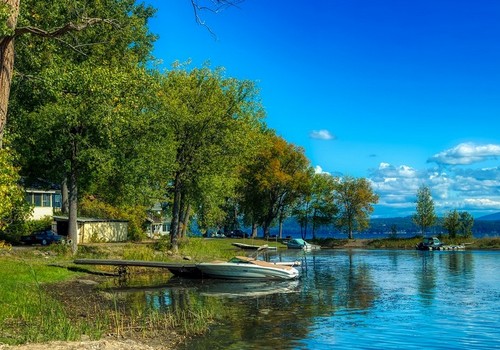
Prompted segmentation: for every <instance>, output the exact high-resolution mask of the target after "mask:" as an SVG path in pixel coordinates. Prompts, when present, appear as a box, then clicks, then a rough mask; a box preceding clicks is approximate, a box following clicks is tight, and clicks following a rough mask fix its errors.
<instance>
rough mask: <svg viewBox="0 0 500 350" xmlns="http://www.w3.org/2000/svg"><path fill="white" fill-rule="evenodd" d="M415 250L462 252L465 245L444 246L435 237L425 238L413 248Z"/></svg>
mask: <svg viewBox="0 0 500 350" xmlns="http://www.w3.org/2000/svg"><path fill="white" fill-rule="evenodd" d="M415 249H417V250H431V251H432V250H464V249H465V245H463V244H460V245H446V244H443V243H442V242H441V241H440V240H439V238H437V237H425V238H424V239H423V240H422V242H420V243H419V244H417V245H416V246H415Z"/></svg>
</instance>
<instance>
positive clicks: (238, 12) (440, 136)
mask: <svg viewBox="0 0 500 350" xmlns="http://www.w3.org/2000/svg"><path fill="white" fill-rule="evenodd" d="M147 2H148V3H150V4H152V5H153V6H154V7H156V8H157V9H158V12H157V15H156V17H155V18H154V20H152V21H151V23H150V28H151V31H152V32H153V33H156V34H158V35H159V40H158V41H157V42H156V45H155V51H154V54H155V57H156V58H157V59H159V60H161V62H162V65H163V66H164V67H165V68H169V67H170V65H171V64H172V63H173V62H174V61H180V62H185V61H187V60H190V61H191V62H192V63H191V66H201V65H202V64H203V63H205V62H210V63H211V66H212V67H220V66H223V67H225V68H226V74H227V76H232V77H236V78H239V79H249V80H252V81H255V82H256V83H257V86H258V87H259V89H260V96H261V99H262V103H263V105H264V107H265V109H266V112H267V118H266V123H267V125H268V126H269V127H270V128H273V129H275V130H276V132H277V133H278V134H279V135H281V136H283V137H284V138H285V139H286V140H287V141H289V142H291V143H294V144H296V145H298V146H302V147H303V148H304V149H305V152H306V155H307V156H308V158H309V159H310V160H311V164H312V165H313V166H314V167H316V168H317V169H318V171H324V172H328V173H331V174H333V175H351V176H355V177H365V178H367V179H369V180H370V181H371V183H372V186H373V189H374V190H375V192H376V193H377V194H379V196H380V201H379V204H377V205H376V207H375V212H374V213H373V216H374V217H392V216H406V215H412V214H413V213H414V212H415V197H416V192H417V189H418V187H419V186H420V185H427V186H429V187H430V189H431V193H432V195H433V199H434V202H435V206H436V211H437V213H438V214H439V215H442V214H444V213H446V212H447V211H448V210H452V209H457V210H460V211H462V210H467V211H469V212H470V213H471V214H472V215H474V216H475V217H479V216H481V215H486V214H490V213H495V212H499V211H500V162H499V159H500V1H498V0H475V1H470V0H439V1H436V0H419V1H401V0H379V1H374V0H329V1H327V0H323V1H319V0H310V1H307V2H305V1H294V0H288V1H285V0H272V1H265V0H246V1H244V2H242V3H240V4H239V5H238V7H232V8H227V9H225V10H224V11H222V12H220V13H218V14H212V13H209V12H201V13H200V16H201V18H202V20H204V21H205V23H206V24H207V26H209V27H210V29H211V30H212V31H213V32H214V33H215V36H214V35H212V34H210V32H209V31H208V30H207V29H206V28H204V27H203V26H200V25H197V24H196V23H195V18H194V15H193V8H192V6H191V2H190V1H189V0H175V1H162V0H149V1H147ZM209 2H210V1H205V3H209Z"/></svg>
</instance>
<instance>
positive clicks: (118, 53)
mask: <svg viewBox="0 0 500 350" xmlns="http://www.w3.org/2000/svg"><path fill="white" fill-rule="evenodd" d="M22 4H23V6H22V8H21V11H20V14H19V20H18V22H17V27H16V28H15V31H14V37H15V38H16V57H17V58H18V59H17V60H16V74H15V79H14V80H13V82H12V90H11V98H10V102H11V103H10V113H9V114H10V115H12V116H13V117H12V118H11V122H10V124H12V127H11V128H10V129H11V133H12V135H13V137H14V138H15V141H16V142H14V144H15V147H16V149H17V150H19V151H20V152H21V154H22V155H23V157H22V158H23V160H24V166H23V174H24V175H28V176H29V175H30V172H31V173H33V172H36V176H42V175H44V171H45V174H49V173H50V175H49V176H50V178H51V179H54V178H58V179H59V180H60V181H62V180H66V179H67V180H68V181H67V183H68V184H69V185H70V191H69V197H70V199H71V204H72V206H71V205H70V210H69V213H70V225H69V234H70V236H71V237H76V215H77V213H76V211H77V206H76V201H77V199H78V193H77V189H78V186H77V184H78V182H81V180H82V178H80V180H78V171H77V169H78V168H80V166H78V165H77V163H81V162H82V161H81V159H80V158H81V153H82V152H81V149H82V145H81V144H80V141H81V140H82V139H85V138H82V135H83V134H88V132H89V130H92V127H90V128H88V124H87V122H88V120H86V121H82V122H80V121H81V120H85V117H82V114H83V113H87V112H89V111H90V110H93V112H89V115H88V116H89V120H90V119H92V118H93V117H94V118H95V115H96V114H97V115H100V116H101V118H102V120H106V118H109V116H111V115H112V114H113V113H116V112H117V111H118V113H116V114H117V115H119V114H120V113H119V112H120V110H119V109H120V106H121V105H124V104H123V103H122V100H123V99H124V97H123V90H120V89H119V88H118V89H116V87H113V88H111V90H108V91H106V92H104V91H105V90H106V88H105V87H104V85H105V84H108V83H109V85H112V84H113V83H114V82H116V80H113V79H112V78H111V79H109V80H108V81H104V82H103V81H102V80H99V79H101V78H102V77H103V76H105V75H106V74H107V73H109V72H112V71H115V72H118V71H119V72H120V73H119V74H118V75H119V76H123V73H124V71H126V70H128V69H129V70H131V71H133V70H134V69H135V68H136V67H137V66H138V65H145V64H146V62H147V60H148V59H149V58H150V50H151V48H152V41H153V40H154V36H152V35H151V34H150V33H149V32H148V30H147V27H146V23H147V19H148V18H149V17H151V15H152V14H153V12H154V11H153V10H152V9H151V8H149V7H144V6H142V5H136V4H135V2H134V1H133V0H126V1H118V0H105V1H102V2H98V3H95V2H92V1H90V0H81V1H68V0H57V1H54V2H49V3H43V2H40V1H35V0H23V3H22ZM99 15H100V16H102V17H98V16H99ZM98 24H99V27H96V26H97V25H98ZM83 29H87V30H85V31H82V30H83ZM25 33H30V34H32V35H26V36H23V35H22V34H25ZM47 38H57V40H47ZM12 40H13V38H12ZM114 67H120V68H119V69H117V68H114ZM106 70H107V71H106ZM132 74H133V73H132ZM132 74H131V76H130V77H129V79H133V76H132ZM92 75H95V80H94V81H92ZM64 79H69V80H68V81H64ZM73 79H76V80H73ZM106 79H107V78H106ZM118 79H120V78H118ZM125 80H128V79H125ZM79 84H80V85H79ZM126 85H127V84H125V85H124V86H126ZM57 89H61V90H57ZM110 91H111V93H110ZM77 94H80V96H77ZM100 94H102V95H100ZM120 94H122V95H120ZM104 95H106V98H108V99H105V100H101V99H100V98H102V96H104ZM128 96H129V97H130V95H128ZM138 96H140V94H139V95H138ZM83 101H84V102H83ZM79 103H80V104H79ZM139 103H141V101H139ZM115 107H116V108H117V111H115V110H113V108H115ZM136 107H138V104H137V103H136ZM106 108H108V109H106ZM86 109H87V110H86ZM46 114H52V115H53V116H54V117H55V116H58V117H59V118H60V120H59V121H55V120H54V119H51V122H49V123H47V124H44V125H41V127H40V128H39V129H37V130H35V131H33V132H31V128H32V127H33V125H39V123H38V121H34V122H33V123H32V122H31V119H32V118H35V116H40V119H41V120H45V119H46V118H47V117H46ZM42 115H44V116H43V117H42ZM81 118H83V119H81ZM97 118H99V117H97ZM68 120H72V121H71V122H69V123H68V124H67V125H63V124H64V122H66V121H68ZM78 120H80V121H78ZM75 123H76V124H75ZM49 126H52V127H53V128H55V129H53V130H51V132H49V133H46V134H41V130H44V131H47V128H48V127H49ZM94 126H95V125H94ZM58 127H62V128H63V129H64V130H66V131H68V130H69V129H68V128H69V127H72V128H73V129H71V130H70V133H71V134H72V135H73V136H72V137H71V138H70V139H69V140H67V142H63V143H62V144H61V145H60V147H61V149H63V148H66V149H65V150H63V151H62V150H61V149H57V148H56V147H54V149H52V150H51V145H50V144H49V142H47V136H48V135H52V137H53V138H54V140H59V139H60V136H61V135H67V133H65V132H64V131H62V132H61V133H60V134H59V133H58V131H57V130H58V129H57V128H58ZM104 130H109V128H103V129H102V131H104ZM32 135H40V139H39V140H38V143H37V144H36V145H35V144H33V142H31V141H32V140H34V137H33V136H32ZM43 137H45V139H43ZM26 140H28V141H29V142H26ZM87 141H89V140H86V141H84V143H83V145H84V146H83V148H92V147H93V146H95V147H97V148H99V145H91V144H88V143H86V142H87ZM55 142H56V143H57V141H55ZM44 146H47V147H45V148H44ZM33 147H40V148H41V149H45V151H44V152H39V151H38V150H37V149H33ZM56 149H57V150H56ZM58 152H60V153H59V155H63V156H64V155H68V154H69V153H72V156H71V157H70V158H62V159H66V160H67V161H68V163H61V160H59V163H57V162H56V163H52V165H51V164H50V162H51V161H53V159H54V155H55V154H57V153H58ZM84 153H85V152H84ZM79 154H80V155H79ZM44 158H46V159H44ZM77 159H80V160H78V161H77ZM98 163H99V162H95V164H98ZM102 163H105V162H101V163H99V164H100V165H101V164H102ZM54 164H55V165H54ZM66 164H70V166H69V167H70V168H71V167H73V170H72V171H66V170H67V169H66V170H65V169H64V166H61V165H66ZM30 170H31V171H30ZM56 173H57V174H56ZM86 174H90V173H89V172H86ZM66 176H68V177H67V178H66ZM89 178H90V177H86V179H87V180H88V179H89ZM53 181H55V180H53ZM73 241H74V242H75V244H76V239H73ZM75 247H76V246H75Z"/></svg>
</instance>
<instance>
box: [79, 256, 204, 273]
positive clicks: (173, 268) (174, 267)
mask: <svg viewBox="0 0 500 350" xmlns="http://www.w3.org/2000/svg"><path fill="white" fill-rule="evenodd" d="M74 263H75V264H78V265H103V266H104V265H107V266H116V267H118V273H119V274H125V273H126V272H127V267H132V266H136V267H155V268H161V269H167V270H169V271H170V272H171V273H173V274H174V275H177V276H183V277H199V276H201V271H200V270H199V269H198V268H197V267H196V265H195V264H192V263H191V264H185V263H166V262H161V261H145V260H110V259H76V260H75V261H74Z"/></svg>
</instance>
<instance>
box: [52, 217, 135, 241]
mask: <svg viewBox="0 0 500 350" xmlns="http://www.w3.org/2000/svg"><path fill="white" fill-rule="evenodd" d="M54 221H55V231H56V232H57V233H58V234H59V235H62V236H67V235H68V218H67V217H65V216H54ZM77 227H78V228H77V232H78V233H77V235H78V242H77V243H78V244H82V243H108V242H125V241H126V240H127V239H128V221H127V220H112V219H92V218H78V219H77Z"/></svg>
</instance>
